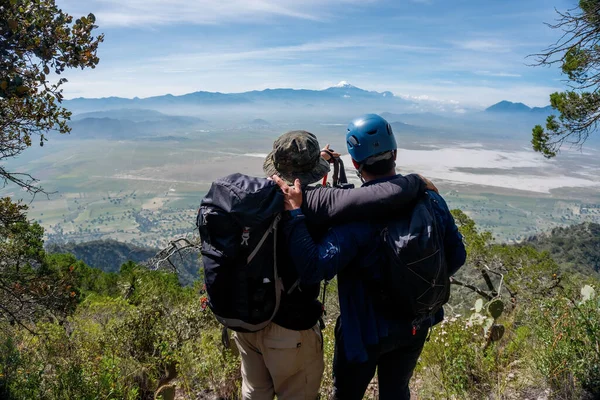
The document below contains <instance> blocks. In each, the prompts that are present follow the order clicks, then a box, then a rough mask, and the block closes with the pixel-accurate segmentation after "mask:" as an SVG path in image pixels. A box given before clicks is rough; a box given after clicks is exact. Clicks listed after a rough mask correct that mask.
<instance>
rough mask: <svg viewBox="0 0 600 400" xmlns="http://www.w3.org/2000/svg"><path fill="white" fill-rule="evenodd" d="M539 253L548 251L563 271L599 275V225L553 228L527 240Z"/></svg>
mask: <svg viewBox="0 0 600 400" xmlns="http://www.w3.org/2000/svg"><path fill="white" fill-rule="evenodd" d="M528 244H530V245H532V246H533V247H535V248H536V249H538V250H540V251H548V252H549V253H550V254H551V255H552V258H554V259H555V260H556V262H558V263H559V264H560V265H562V266H564V268H565V269H567V270H569V269H572V270H575V271H578V272H580V273H582V274H585V275H588V274H590V273H591V271H595V272H597V273H600V224H594V223H585V224H578V225H572V226H567V227H560V228H554V229H553V230H552V231H551V232H550V233H548V234H545V235H537V236H534V237H532V238H530V239H529V240H528Z"/></svg>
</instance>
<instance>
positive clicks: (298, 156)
mask: <svg viewBox="0 0 600 400" xmlns="http://www.w3.org/2000/svg"><path fill="white" fill-rule="evenodd" d="M263 171H265V174H266V175H267V176H272V175H279V176H280V177H281V178H282V179H283V180H285V181H286V182H287V183H289V184H293V182H294V179H296V178H298V179H300V182H302V183H303V184H306V185H308V184H311V183H315V182H317V181H319V180H321V179H322V178H323V176H324V175H325V174H326V173H328V172H329V163H328V162H327V161H325V160H324V159H323V158H321V147H320V146H319V142H318V141H317V137H316V136H315V135H313V134H312V133H310V132H306V131H291V132H287V133H284V134H283V135H281V136H279V137H278V138H277V140H275V143H273V151H272V152H270V153H269V155H267V158H265V162H264V164H263Z"/></svg>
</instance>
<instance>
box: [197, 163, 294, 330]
mask: <svg viewBox="0 0 600 400" xmlns="http://www.w3.org/2000/svg"><path fill="white" fill-rule="evenodd" d="M282 211H283V194H282V193H281V191H280V190H279V187H278V186H277V185H276V184H275V183H274V182H273V181H270V180H267V179H264V178H253V177H249V176H246V175H242V174H233V175H229V176H227V177H225V178H221V179H218V180H216V181H215V182H214V183H213V184H212V185H211V187H210V190H209V191H208V194H207V195H206V196H205V197H204V199H203V200H202V203H201V205H200V209H199V210H198V217H197V220H196V225H197V226H198V229H199V231H200V238H201V241H202V250H201V253H202V260H203V264H204V274H205V283H206V290H207V294H208V305H209V307H210V309H211V310H212V311H213V313H214V314H215V317H216V318H217V320H218V321H219V322H220V323H221V324H223V325H224V326H225V327H227V328H230V329H232V330H236V331H240V332H255V331H258V330H260V329H263V328H264V327H265V326H267V325H268V324H269V323H270V322H271V320H272V319H273V318H274V317H275V314H276V313H277V310H278V309H279V304H280V299H281V294H282V291H283V285H282V282H281V279H280V278H279V276H278V273H277V262H276V261H277V249H276V244H277V225H278V222H279V220H280V218H281V212H282Z"/></svg>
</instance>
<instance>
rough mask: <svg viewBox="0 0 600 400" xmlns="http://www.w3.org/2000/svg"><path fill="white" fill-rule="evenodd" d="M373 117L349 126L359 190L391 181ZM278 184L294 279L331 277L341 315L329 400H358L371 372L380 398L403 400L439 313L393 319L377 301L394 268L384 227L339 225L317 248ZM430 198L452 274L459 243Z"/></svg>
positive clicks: (438, 203) (386, 132)
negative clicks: (387, 254)
mask: <svg viewBox="0 0 600 400" xmlns="http://www.w3.org/2000/svg"><path fill="white" fill-rule="evenodd" d="M369 118H371V117H369ZM372 119H373V121H369V120H367V121H364V120H362V121H360V123H357V124H356V125H357V126H355V127H354V128H356V129H354V128H352V129H350V128H349V134H348V135H347V140H348V148H349V152H350V154H351V155H352V158H353V162H354V164H355V167H356V168H357V170H358V171H359V173H360V174H361V177H362V178H363V179H364V180H365V181H366V183H365V186H370V185H373V184H376V183H381V182H384V181H388V180H392V179H395V178H396V174H395V157H396V143H395V139H394V137H393V133H392V131H391V128H390V127H389V124H387V122H385V120H383V119H381V118H380V117H378V116H374V117H373V118H372ZM370 122H371V123H370ZM373 122H374V123H373ZM370 125H374V126H370ZM278 183H279V184H280V186H282V189H283V191H284V194H285V195H286V208H287V209H289V210H292V211H290V215H291V220H290V221H289V222H287V223H286V224H285V225H284V230H285V232H286V234H287V236H288V240H289V242H290V243H289V245H290V253H291V256H292V259H294V261H295V263H296V268H297V269H298V273H299V274H300V277H301V281H303V282H306V283H316V282H319V281H320V280H322V279H331V278H332V277H333V276H334V275H336V274H338V290H339V300H340V312H341V315H340V318H339V319H338V321H337V325H336V332H335V335H336V347H335V357H334V368H333V373H334V390H335V398H338V399H361V398H362V396H363V394H364V392H365V390H366V388H367V385H368V384H369V382H370V381H371V379H372V377H373V376H374V373H375V370H376V368H377V370H378V374H379V387H380V399H383V400H385V399H408V398H410V391H409V389H408V383H409V380H410V377H411V375H412V372H413V370H414V367H415V365H416V362H417V359H418V357H419V354H420V353H421V350H422V348H423V345H424V342H425V339H426V337H427V332H428V330H429V327H430V326H432V325H433V324H435V323H437V322H439V321H441V319H442V318H443V310H441V309H439V311H437V312H436V313H435V314H433V315H431V316H430V318H429V319H428V320H424V321H422V323H420V324H419V326H415V324H414V320H413V319H408V318H406V317H404V316H400V314H401V313H398V314H397V315H395V314H394V310H393V309H392V310H390V309H388V307H386V304H385V303H384V302H382V301H380V294H381V292H382V287H383V285H382V283H383V282H382V281H383V280H384V276H385V269H386V268H391V267H393V266H390V265H389V264H390V262H389V260H388V259H386V258H385V256H384V254H385V251H384V250H385V249H384V248H383V246H384V245H385V244H384V243H383V240H382V239H381V231H382V230H383V229H384V228H385V227H386V226H387V225H388V224H389V223H390V222H389V221H381V222H379V223H365V222H362V223H351V224H346V225H343V226H339V227H336V228H333V229H332V230H331V231H330V232H329V233H328V234H327V236H326V237H325V238H324V239H323V240H322V241H320V242H319V243H318V244H316V243H315V241H314V240H312V238H311V237H310V234H309V233H308V231H307V230H306V226H305V224H304V222H303V220H304V217H303V215H302V212H301V211H300V209H299V204H298V203H301V202H302V196H301V192H300V191H299V189H298V188H299V186H298V185H299V182H296V184H297V185H296V187H295V188H286V187H285V186H284V185H281V182H278ZM429 196H431V197H432V198H433V199H434V200H435V201H434V202H433V204H434V214H435V220H436V222H437V225H438V226H439V230H440V233H439V234H440V237H441V238H442V241H443V249H444V252H445V258H446V261H447V269H448V270H447V273H448V274H450V275H451V274H453V273H454V272H456V270H457V269H458V268H459V267H460V266H461V265H462V264H463V263H464V259H465V256H466V254H465V251H464V246H463V244H462V238H461V236H460V234H459V233H458V230H457V228H456V225H455V224H454V220H453V219H452V216H451V214H450V212H449V210H448V208H447V206H446V204H445V202H444V200H443V199H442V198H441V196H439V195H437V194H435V193H429ZM409 236H410V235H409ZM407 240H410V237H407Z"/></svg>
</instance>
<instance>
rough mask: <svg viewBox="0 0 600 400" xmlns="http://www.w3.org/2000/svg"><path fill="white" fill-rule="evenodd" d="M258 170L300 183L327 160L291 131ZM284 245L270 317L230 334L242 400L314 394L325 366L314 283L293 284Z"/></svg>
mask: <svg viewBox="0 0 600 400" xmlns="http://www.w3.org/2000/svg"><path fill="white" fill-rule="evenodd" d="M263 169H264V171H265V174H266V176H271V175H279V176H281V177H282V178H283V179H287V178H290V177H292V176H302V181H303V182H304V183H306V184H311V183H314V182H317V181H319V180H321V179H322V178H323V176H324V175H325V174H327V172H329V163H328V162H327V161H325V160H324V159H323V158H322V157H321V151H320V147H319V142H318V141H317V138H316V137H315V135H313V134H312V133H309V132H306V131H292V132H288V133H285V134H283V135H281V136H280V137H279V138H278V139H277V140H276V141H275V143H274V144H273V151H271V153H269V155H268V156H267V157H266V159H265V162H264V166H263ZM280 240H282V241H283V237H280ZM286 247H287V246H285V244H284V243H281V245H280V246H279V248H280V249H282V257H278V259H279V260H281V261H280V262H279V265H280V266H281V267H280V268H279V274H280V275H281V279H282V281H283V286H284V291H283V296H282V300H281V305H280V308H279V311H278V312H277V314H276V316H275V318H274V319H273V322H272V323H270V324H269V325H267V327H266V328H264V329H262V330H260V331H258V332H250V333H241V332H235V333H234V339H235V342H236V344H237V347H238V349H239V351H240V354H241V356H242V380H243V382H242V395H243V398H244V399H260V400H262V399H272V398H273V395H274V394H277V397H278V398H279V399H284V400H285V399H316V398H317V395H318V393H319V387H320V385H321V377H322V375H323V368H324V364H323V338H322V335H321V329H320V327H319V318H321V314H322V306H321V303H320V302H319V301H318V296H319V284H318V283H317V284H314V285H296V286H297V287H296V288H294V285H295V282H296V281H297V276H296V274H295V271H294V268H293V267H292V264H291V260H289V257H287V256H286V255H285V254H283V250H284V249H285V248H286ZM286 266H287V267H288V268H286Z"/></svg>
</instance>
